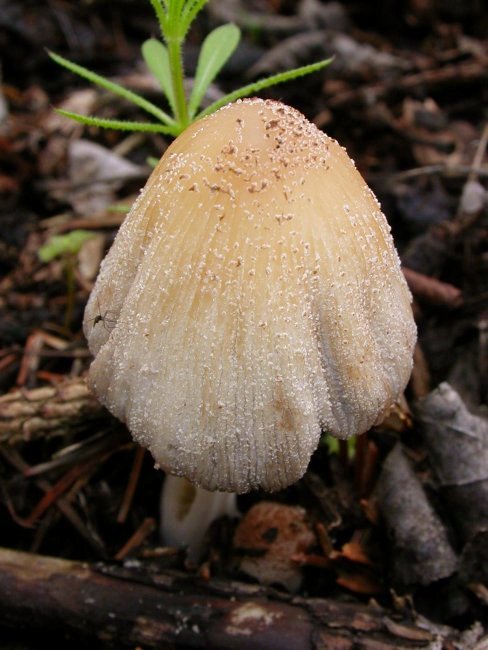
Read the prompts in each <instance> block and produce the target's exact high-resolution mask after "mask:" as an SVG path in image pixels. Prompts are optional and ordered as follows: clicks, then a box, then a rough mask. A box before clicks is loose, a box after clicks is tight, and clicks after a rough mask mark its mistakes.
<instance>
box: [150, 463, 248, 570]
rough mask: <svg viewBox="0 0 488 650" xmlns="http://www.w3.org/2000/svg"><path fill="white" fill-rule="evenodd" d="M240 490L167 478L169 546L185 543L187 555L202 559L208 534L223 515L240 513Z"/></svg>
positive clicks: (164, 520)
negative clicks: (214, 488)
mask: <svg viewBox="0 0 488 650" xmlns="http://www.w3.org/2000/svg"><path fill="white" fill-rule="evenodd" d="M239 514H240V513H239V510H238V508H237V499H236V494H235V493H233V492H209V491H208V490H202V488H199V487H197V486H195V485H193V484H192V483H190V482H189V481H187V480H186V479H184V478H181V477H179V476H171V474H169V475H168V476H166V478H165V479H164V485H163V489H162V491H161V525H160V530H161V538H162V540H163V542H164V543H165V544H167V545H168V546H176V547H179V546H184V547H186V549H187V558H188V559H189V560H190V561H192V562H199V561H200V559H201V557H202V554H203V552H204V550H205V541H206V540H205V534H206V532H207V529H208V527H209V526H210V524H211V523H212V522H214V521H216V520H217V519H219V518H220V517H224V516H227V517H231V518H235V517H238V516H239Z"/></svg>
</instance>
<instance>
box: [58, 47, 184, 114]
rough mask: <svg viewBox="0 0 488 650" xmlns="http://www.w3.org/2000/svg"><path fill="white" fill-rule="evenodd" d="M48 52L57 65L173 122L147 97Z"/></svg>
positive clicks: (148, 111)
mask: <svg viewBox="0 0 488 650" xmlns="http://www.w3.org/2000/svg"><path fill="white" fill-rule="evenodd" d="M48 54H49V56H50V57H51V59H52V60H53V61H55V62H56V63H57V64H58V65H60V66H62V67H63V68H66V69H67V70H69V71H70V72H73V73H74V74H77V75H78V76H80V77H83V79H87V81H90V82H91V83H93V84H96V85H97V86H100V87H101V88H104V89H105V90H108V91H110V92H111V93H113V94H114V95H118V96H119V97H123V98H124V99H126V100H127V101H129V102H132V103H133V104H135V105H136V106H139V108H142V109H143V110H144V111H146V112H147V113H150V114H151V115H153V116H154V117H156V118H157V119H158V120H160V121H161V122H163V123H164V124H168V125H174V124H175V121H174V120H173V118H172V117H170V116H169V115H168V114H167V113H165V112H164V111H162V110H161V109H160V108H158V107H157V106H155V105H154V104H153V103H151V102H149V101H147V99H144V97H141V96H140V95H137V94H136V93H133V92H132V91H131V90H127V89H126V88H124V87H123V86H121V85H119V84H117V83H114V82H113V81H109V80H108V79H105V77H101V76H100V75H98V74H96V73H95V72H92V71H91V70H88V69H87V68H84V67H83V66H81V65H78V64H77V63H73V62H72V61H69V60H68V59H65V58H64V57H63V56H60V55H59V54H55V53H54V52H50V51H49V50H48Z"/></svg>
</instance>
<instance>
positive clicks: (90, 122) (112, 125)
mask: <svg viewBox="0 0 488 650" xmlns="http://www.w3.org/2000/svg"><path fill="white" fill-rule="evenodd" d="M56 113H58V114H59V115H63V116H64V117H69V118H70V119H71V120H75V121H76V122H80V124H84V125H85V126H98V127H100V128H102V129H114V130H116V131H143V132H146V133H166V134H168V135H178V128H177V127H175V126H165V125H163V124H154V123H151V122H131V121H129V120H111V119H105V118H103V117H90V116H88V115H81V114H80V113H72V112H71V111H65V110H63V109H61V108H57V109H56Z"/></svg>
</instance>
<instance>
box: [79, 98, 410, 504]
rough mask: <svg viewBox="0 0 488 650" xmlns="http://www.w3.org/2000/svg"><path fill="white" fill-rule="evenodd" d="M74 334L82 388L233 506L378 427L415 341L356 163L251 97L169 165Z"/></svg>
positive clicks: (123, 236) (193, 135)
mask: <svg viewBox="0 0 488 650" xmlns="http://www.w3.org/2000/svg"><path fill="white" fill-rule="evenodd" d="M102 311H103V313H110V317H111V318H110V321H111V325H110V327H105V326H103V325H104V323H103V322H100V320H98V321H97V316H99V315H100V312H102ZM84 330H85V334H86V337H87V339H88V343H89V347H90V349H91V351H92V353H93V355H94V360H93V362H92V364H91V367H90V371H89V383H90V385H91V387H92V389H93V391H94V392H95V393H96V395H97V396H98V398H99V399H100V400H101V402H102V403H103V404H104V405H105V406H106V407H107V408H108V409H109V410H110V411H111V412H112V413H113V414H114V415H115V416H116V417H118V418H119V419H121V420H122V421H124V422H126V423H127V426H128V428H129V430H130V431H131V432H132V434H133V436H134V437H135V439H136V440H137V441H138V442H139V443H141V444H142V445H144V446H145V447H147V448H149V450H150V451H151V453H152V455H153V457H154V459H155V461H156V465H157V466H160V467H162V468H163V469H164V470H165V471H166V472H168V473H170V474H175V475H178V476H184V477H186V478H187V479H188V480H189V481H190V482H192V483H194V484H196V485H199V486H201V487H203V488H205V489H207V490H222V491H229V492H237V493H243V492H246V491H249V490H251V489H254V488H258V487H261V488H263V489H264V490H267V491H274V490H278V489H281V488H284V487H285V486H287V485H289V484H291V483H293V482H295V481H297V480H298V479H299V478H300V477H301V476H302V475H303V474H304V472H305V470H306V468H307V465H308V463H309V460H310V457H311V455H312V453H313V451H314V450H315V448H316V447H317V444H318V441H319V437H320V434H321V431H322V430H326V431H328V432H330V433H331V434H332V435H334V436H337V437H339V438H347V437H349V436H353V435H356V434H360V433H363V432H364V431H366V430H368V429H369V428H370V427H371V426H372V425H374V424H375V423H377V422H378V421H379V420H381V418H382V417H383V415H384V413H385V412H386V411H387V410H388V408H389V407H390V406H391V405H392V404H393V403H395V401H396V400H397V399H398V398H399V397H400V396H401V394H402V392H403V390H404V388H405V386H406V384H407V381H408V379H409V376H410V372H411V366H412V352H413V346H414V342H415V338H416V329H415V324H414V320H413V316H412V310H411V296H410V293H409V291H408V288H407V285H406V282H405V280H404V277H403V274H402V272H401V268H400V262H399V258H398V255H397V253H396V250H395V248H394V245H393V240H392V237H391V235H390V229H389V226H388V223H387V221H386V219H385V217H384V215H383V214H382V212H381V209H380V205H379V203H378V201H377V200H376V198H375V197H374V195H373V193H372V191H371V190H370V189H369V188H368V186H367V185H366V183H365V182H364V180H363V178H362V177H361V175H360V174H359V172H358V171H357V170H356V168H355V166H354V163H353V161H352V160H351V159H350V158H349V157H348V155H347V153H346V151H345V150H344V149H343V148H342V147H341V146H340V145H339V144H338V143H337V142H336V141H335V140H333V139H331V138H330V137H328V136H327V135H325V134H324V133H322V132H321V131H319V130H318V129H317V128H316V127H315V126H314V125H313V124H311V123H310V122H308V121H307V120H306V119H305V117H304V116H303V115H301V114H300V113H299V112H298V111H296V110H294V109H293V108H290V107H289V106H286V105H284V104H281V103H279V102H275V101H263V100H255V99H254V100H243V101H240V102H236V103H234V104H230V105H227V106H225V107H224V108H222V109H220V110H219V111H217V112H216V113H214V114H212V115H210V116H208V117H206V118H204V119H202V120H200V121H197V122H196V123H194V124H192V125H191V126H190V127H189V128H188V129H187V130H186V131H185V132H184V133H182V134H181V135H180V136H179V137H178V138H177V139H176V140H175V141H174V142H173V143H172V144H171V146H170V147H169V148H168V150H167V151H166V152H165V154H164V155H163V157H162V159H161V160H160V162H159V164H158V165H157V167H156V168H155V170H154V172H153V173H152V175H151V177H150V179H149V180H148V182H147V184H146V187H145V188H144V190H143V191H142V194H141V196H140V197H139V198H138V200H137V201H136V203H135V205H134V207H133V208H132V210H131V212H130V214H129V215H128V217H127V218H126V220H125V222H124V223H123V224H122V226H121V228H120V231H119V233H118V235H117V237H116V239H115V242H114V244H113V245H112V248H111V250H110V251H109V253H108V255H107V257H106V259H105V260H104V262H103V264H102V267H101V270H100V273H99V277H98V279H97V281H96V284H95V287H94V289H93V292H92V294H91V297H90V299H89V302H88V305H87V308H86V312H85V320H84Z"/></svg>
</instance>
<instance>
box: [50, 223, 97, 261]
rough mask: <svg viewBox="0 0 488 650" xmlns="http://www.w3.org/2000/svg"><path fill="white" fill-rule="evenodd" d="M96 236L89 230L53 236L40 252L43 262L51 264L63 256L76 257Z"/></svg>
mask: <svg viewBox="0 0 488 650" xmlns="http://www.w3.org/2000/svg"><path fill="white" fill-rule="evenodd" d="M93 237H95V234H94V233H92V232H90V231H89V230H72V231H71V232H70V233H68V234H67V235H53V236H52V237H50V238H49V239H48V240H47V242H46V243H45V244H44V245H43V246H41V248H40V249H39V251H38V255H39V259H40V260H41V262H50V261H51V260H53V259H55V258H56V257H62V256H63V255H67V254H68V255H75V254H76V253H78V251H79V250H80V248H81V247H82V246H83V244H84V243H85V242H86V241H88V240H89V239H93Z"/></svg>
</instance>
